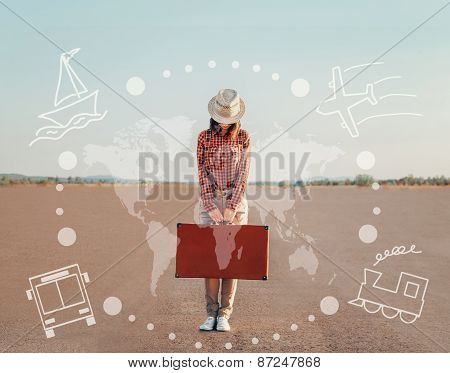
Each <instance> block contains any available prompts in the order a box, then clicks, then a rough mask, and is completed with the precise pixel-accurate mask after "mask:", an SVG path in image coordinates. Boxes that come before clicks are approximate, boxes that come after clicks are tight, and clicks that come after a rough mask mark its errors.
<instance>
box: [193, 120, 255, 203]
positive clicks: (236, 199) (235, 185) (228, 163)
mask: <svg viewBox="0 0 450 373" xmlns="http://www.w3.org/2000/svg"><path fill="white" fill-rule="evenodd" d="M197 163H198V178H199V183H200V197H201V199H202V202H203V206H204V208H205V210H206V211H208V212H210V211H212V210H214V209H215V208H216V205H215V204H214V190H215V189H218V190H223V189H229V188H232V193H231V198H229V199H228V200H227V204H226V207H227V208H230V209H232V210H236V207H237V206H238V205H239V203H240V202H241V198H242V196H243V195H244V192H245V189H246V187H247V178H248V173H249V170H250V135H249V133H248V132H247V131H246V130H243V129H239V133H238V136H237V137H236V139H234V140H233V139H231V137H230V135H229V134H226V135H221V134H219V133H217V132H216V131H212V130H211V129H207V130H203V131H201V132H200V134H199V135H198V141H197Z"/></svg>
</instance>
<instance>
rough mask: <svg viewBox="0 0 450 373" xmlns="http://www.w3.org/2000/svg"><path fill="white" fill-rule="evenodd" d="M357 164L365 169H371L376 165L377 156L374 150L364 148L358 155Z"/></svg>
mask: <svg viewBox="0 0 450 373" xmlns="http://www.w3.org/2000/svg"><path fill="white" fill-rule="evenodd" d="M356 164H357V165H358V167H359V168H361V169H363V170H370V169H371V168H372V167H373V166H374V165H375V156H374V155H373V153H372V152H369V151H367V150H364V151H362V152H360V153H359V154H358V156H357V157H356Z"/></svg>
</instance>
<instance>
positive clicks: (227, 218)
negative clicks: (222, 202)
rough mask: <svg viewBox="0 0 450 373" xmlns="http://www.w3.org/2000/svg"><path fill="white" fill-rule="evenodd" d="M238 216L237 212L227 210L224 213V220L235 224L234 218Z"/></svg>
mask: <svg viewBox="0 0 450 373" xmlns="http://www.w3.org/2000/svg"><path fill="white" fill-rule="evenodd" d="M235 215H236V211H235V210H232V209H229V208H226V209H225V211H224V212H223V219H224V220H225V221H227V222H229V223H231V222H233V219H234V216H235Z"/></svg>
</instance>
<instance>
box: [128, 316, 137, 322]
mask: <svg viewBox="0 0 450 373" xmlns="http://www.w3.org/2000/svg"><path fill="white" fill-rule="evenodd" d="M128 321H129V322H135V321H136V316H134V315H130V316H128Z"/></svg>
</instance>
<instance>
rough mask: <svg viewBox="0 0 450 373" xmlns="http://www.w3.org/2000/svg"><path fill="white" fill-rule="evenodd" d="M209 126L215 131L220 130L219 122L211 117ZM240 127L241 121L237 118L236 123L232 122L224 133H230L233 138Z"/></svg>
mask: <svg viewBox="0 0 450 373" xmlns="http://www.w3.org/2000/svg"><path fill="white" fill-rule="evenodd" d="M209 128H210V129H211V130H212V131H216V132H219V131H220V130H221V127H220V125H219V122H216V121H215V120H214V119H213V118H211V119H210V120H209ZM240 128H241V121H240V120H238V121H237V122H236V123H233V124H232V125H231V126H230V127H228V129H227V133H226V135H230V136H231V138H232V139H233V140H235V139H236V137H237V135H238V133H239V129H240Z"/></svg>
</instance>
